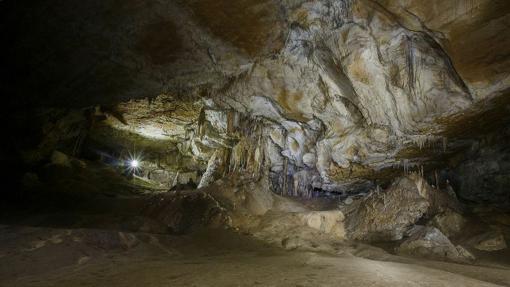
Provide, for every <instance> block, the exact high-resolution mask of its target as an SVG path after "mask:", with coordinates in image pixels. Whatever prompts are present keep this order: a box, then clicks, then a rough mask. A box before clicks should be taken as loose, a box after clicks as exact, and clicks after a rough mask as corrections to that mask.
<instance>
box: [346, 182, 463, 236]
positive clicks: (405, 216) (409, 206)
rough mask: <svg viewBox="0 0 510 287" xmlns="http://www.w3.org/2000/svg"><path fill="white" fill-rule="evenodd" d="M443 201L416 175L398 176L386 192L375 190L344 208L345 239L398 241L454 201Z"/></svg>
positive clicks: (441, 192)
mask: <svg viewBox="0 0 510 287" xmlns="http://www.w3.org/2000/svg"><path fill="white" fill-rule="evenodd" d="M443 193H444V195H442V194H443ZM441 198H443V199H442V200H441ZM447 198H448V195H447V194H446V193H445V192H443V191H440V190H437V189H433V188H432V187H430V186H429V185H428V184H427V182H426V181H425V180H424V179H423V178H421V177H420V176H419V175H417V174H412V175H409V176H405V177H401V178H399V179H397V180H395V182H394V183H393V184H392V185H391V186H390V187H389V188H388V189H387V190H385V191H379V190H376V191H374V192H372V193H371V194H369V195H368V196H366V197H364V198H361V199H360V200H357V201H355V202H354V203H353V204H351V205H349V206H348V207H347V208H348V210H347V211H346V214H345V216H346V230H347V236H348V237H349V238H351V239H357V240H368V241H385V240H400V239H402V237H403V236H404V233H405V231H406V230H407V229H409V228H410V227H411V226H412V225H414V224H415V223H416V222H417V221H418V220H419V219H421V218H426V217H431V216H433V215H434V214H437V212H439V211H440V210H443V209H445V207H446V206H447V205H448V204H449V201H454V199H453V198H451V199H450V200H448V199H447Z"/></svg>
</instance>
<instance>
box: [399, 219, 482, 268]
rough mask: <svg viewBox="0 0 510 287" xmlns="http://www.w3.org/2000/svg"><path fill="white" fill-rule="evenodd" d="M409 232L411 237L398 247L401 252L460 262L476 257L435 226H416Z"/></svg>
mask: <svg viewBox="0 0 510 287" xmlns="http://www.w3.org/2000/svg"><path fill="white" fill-rule="evenodd" d="M409 233H410V236H409V238H407V239H406V240H405V241H404V242H402V243H401V244H400V246H399V247H398V249H397V252H398V253H399V254H402V255H412V256H419V257H425V258H430V259H442V260H452V261H458V262H469V261H472V260H474V259H475V258H474V256H473V255H472V254H470V253H469V251H467V250H466V249H464V248H463V247H462V246H457V247H455V246H454V245H453V244H452V243H451V242H450V240H449V239H448V237H446V236H445V235H444V234H442V233H441V231H439V229H437V228H435V227H429V226H415V227H414V228H413V229H412V230H410V232H409Z"/></svg>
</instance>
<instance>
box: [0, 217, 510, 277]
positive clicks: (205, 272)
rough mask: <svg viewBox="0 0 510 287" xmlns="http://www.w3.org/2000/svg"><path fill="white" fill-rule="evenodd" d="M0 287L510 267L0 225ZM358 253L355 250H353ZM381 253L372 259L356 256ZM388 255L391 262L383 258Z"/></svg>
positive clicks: (193, 237)
mask: <svg viewBox="0 0 510 287" xmlns="http://www.w3.org/2000/svg"><path fill="white" fill-rule="evenodd" d="M0 234H1V236H0V286H2V287H15V286H62V287H64V286H65V287H73V286H158V287H159V286H510V266H492V267H483V266H471V265H461V264H454V263H445V262H434V261H418V260H416V259H407V258H402V257H397V256H393V255H387V256H384V255H378V253H377V252H373V251H372V249H371V248H370V247H366V246H365V247H363V246H360V247H357V248H355V249H352V248H351V249H346V250H342V251H340V252H338V254H337V255H331V254H323V253H316V252H303V251H297V250H294V251H285V250H283V249H280V248H277V247H273V246H270V245H268V244H266V243H263V242H260V241H256V240H254V239H253V238H251V237H249V236H245V235H239V234H237V233H233V232H229V231H223V230H213V231H202V232H197V233H194V234H190V235H183V236H168V235H153V234H143V233H125V232H118V231H104V230H95V229H75V230H71V229H50V228H34V227H12V226H2V227H1V228H0ZM353 254H358V256H356V255H353ZM367 255H370V256H371V257H379V259H381V260H382V259H384V260H386V261H381V260H372V259H367V258H363V257H359V256H364V257H366V256H367ZM387 260H390V261H387Z"/></svg>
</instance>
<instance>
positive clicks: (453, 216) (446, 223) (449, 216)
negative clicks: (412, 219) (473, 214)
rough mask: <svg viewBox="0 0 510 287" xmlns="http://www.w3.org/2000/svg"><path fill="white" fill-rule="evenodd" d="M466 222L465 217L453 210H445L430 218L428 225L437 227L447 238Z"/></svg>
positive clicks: (458, 231) (453, 234)
mask: <svg viewBox="0 0 510 287" xmlns="http://www.w3.org/2000/svg"><path fill="white" fill-rule="evenodd" d="M465 224H466V219H465V218H464V217H463V216H462V215H461V214H459V213H457V212H455V211H453V210H447V211H445V212H443V213H440V214H438V215H436V216H434V218H432V220H430V222H429V225H432V226H434V227H436V228H437V229H439V230H440V231H441V232H442V233H443V234H444V235H446V236H447V237H448V238H450V237H452V236H455V235H458V234H459V233H460V232H461V231H462V229H463V227H464V226H465Z"/></svg>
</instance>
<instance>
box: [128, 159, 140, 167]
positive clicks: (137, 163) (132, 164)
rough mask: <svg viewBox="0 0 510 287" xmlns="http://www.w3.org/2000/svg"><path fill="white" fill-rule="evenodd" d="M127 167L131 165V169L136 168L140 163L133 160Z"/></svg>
mask: <svg viewBox="0 0 510 287" xmlns="http://www.w3.org/2000/svg"><path fill="white" fill-rule="evenodd" d="M129 165H131V167H132V168H137V167H138V166H139V165H140V163H139V162H138V161H137V160H136V159H133V160H131V162H130V163H129Z"/></svg>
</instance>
